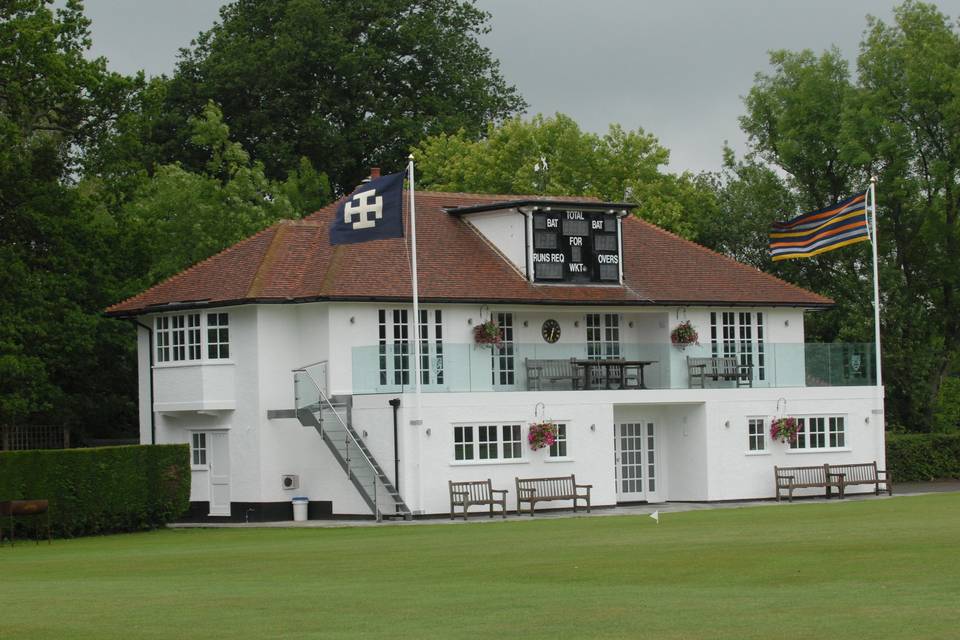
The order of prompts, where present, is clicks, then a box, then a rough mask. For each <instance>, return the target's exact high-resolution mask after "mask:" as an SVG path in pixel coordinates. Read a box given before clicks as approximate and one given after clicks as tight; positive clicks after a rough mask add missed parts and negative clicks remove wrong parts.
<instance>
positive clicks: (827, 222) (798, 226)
mask: <svg viewBox="0 0 960 640" xmlns="http://www.w3.org/2000/svg"><path fill="white" fill-rule="evenodd" d="M866 201H867V194H866V192H864V193H859V194H857V195H855V196H851V197H849V198H847V199H846V200H843V201H841V202H838V203H837V204H835V205H833V206H831V207H826V208H824V209H818V210H817V211H811V212H810V213H804V214H802V215H799V216H797V217H796V218H794V219H793V220H790V221H789V222H775V223H774V224H773V229H771V231H770V256H771V257H772V258H773V260H774V262H776V261H778V260H789V259H791V258H811V257H813V256H815V255H818V254H821V253H824V252H826V251H832V250H834V249H839V248H840V247H845V246H847V245H850V244H855V243H857V242H863V241H864V240H869V239H870V235H869V231H868V230H867V206H866Z"/></svg>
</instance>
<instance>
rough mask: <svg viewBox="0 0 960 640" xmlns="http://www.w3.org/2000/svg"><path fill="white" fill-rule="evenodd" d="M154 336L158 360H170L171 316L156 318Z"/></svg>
mask: <svg viewBox="0 0 960 640" xmlns="http://www.w3.org/2000/svg"><path fill="white" fill-rule="evenodd" d="M153 336H154V340H156V343H157V362H170V316H157V317H156V318H154V320H153Z"/></svg>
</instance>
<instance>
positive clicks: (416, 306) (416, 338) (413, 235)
mask: <svg viewBox="0 0 960 640" xmlns="http://www.w3.org/2000/svg"><path fill="white" fill-rule="evenodd" d="M408 159H409V160H410V164H409V165H408V169H409V170H410V176H409V177H410V243H411V244H412V245H413V263H412V265H411V267H410V271H411V274H410V279H411V280H413V327H414V329H413V375H414V378H415V380H416V381H415V383H414V389H415V390H416V399H417V400H416V407H417V415H416V417H417V419H419V418H420V295H419V293H418V291H417V206H416V202H415V201H414V198H413V154H412V153H411V154H410V156H409V157H408Z"/></svg>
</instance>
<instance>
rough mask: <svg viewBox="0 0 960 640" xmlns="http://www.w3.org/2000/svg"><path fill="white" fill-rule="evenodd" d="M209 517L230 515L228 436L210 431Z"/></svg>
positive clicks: (224, 432) (208, 434)
mask: <svg viewBox="0 0 960 640" xmlns="http://www.w3.org/2000/svg"><path fill="white" fill-rule="evenodd" d="M207 436H208V438H209V449H210V451H209V456H210V515H212V516H229V515H230V434H228V433H227V432H226V431H210V432H208V433H207Z"/></svg>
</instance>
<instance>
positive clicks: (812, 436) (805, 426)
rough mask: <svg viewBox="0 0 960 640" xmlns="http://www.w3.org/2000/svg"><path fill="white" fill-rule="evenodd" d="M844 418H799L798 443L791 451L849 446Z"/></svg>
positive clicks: (792, 444)
mask: <svg viewBox="0 0 960 640" xmlns="http://www.w3.org/2000/svg"><path fill="white" fill-rule="evenodd" d="M845 422H846V421H845V420H844V418H843V416H810V417H805V418H797V423H798V427H799V430H798V431H797V441H796V442H794V443H791V444H790V448H791V449H842V448H844V447H846V446H847V437H846V426H845Z"/></svg>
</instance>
